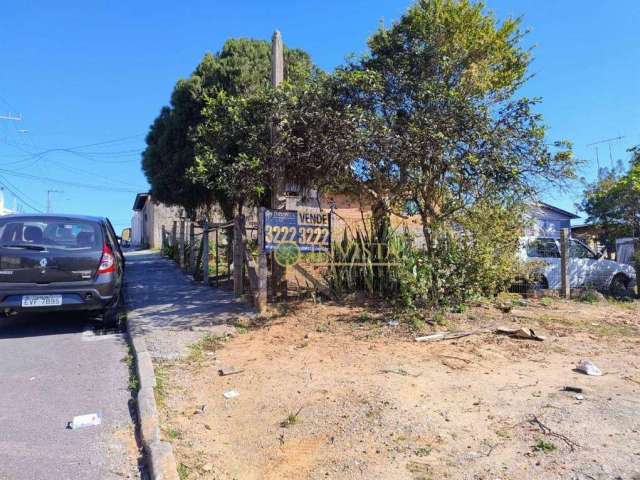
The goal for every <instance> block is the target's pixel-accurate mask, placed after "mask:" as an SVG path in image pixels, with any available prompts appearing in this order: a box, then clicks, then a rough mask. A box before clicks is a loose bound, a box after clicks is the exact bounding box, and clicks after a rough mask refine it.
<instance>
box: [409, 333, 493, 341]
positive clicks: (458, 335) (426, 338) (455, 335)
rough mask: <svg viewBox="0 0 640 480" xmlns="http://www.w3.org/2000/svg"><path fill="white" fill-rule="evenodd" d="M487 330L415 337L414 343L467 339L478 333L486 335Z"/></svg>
mask: <svg viewBox="0 0 640 480" xmlns="http://www.w3.org/2000/svg"><path fill="white" fill-rule="evenodd" d="M488 332H489V330H473V331H470V332H440V333H433V334H431V335H425V336H422V337H416V342H437V341H440V340H453V339H456V338H462V337H468V336H469V335H477V334H480V333H488Z"/></svg>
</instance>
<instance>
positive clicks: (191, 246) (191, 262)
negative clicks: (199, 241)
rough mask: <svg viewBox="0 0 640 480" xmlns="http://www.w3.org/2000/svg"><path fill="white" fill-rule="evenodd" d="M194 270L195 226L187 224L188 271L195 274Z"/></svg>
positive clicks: (192, 223)
mask: <svg viewBox="0 0 640 480" xmlns="http://www.w3.org/2000/svg"><path fill="white" fill-rule="evenodd" d="M195 270H196V226H195V223H194V222H193V220H192V221H190V222H189V271H190V272H192V273H195Z"/></svg>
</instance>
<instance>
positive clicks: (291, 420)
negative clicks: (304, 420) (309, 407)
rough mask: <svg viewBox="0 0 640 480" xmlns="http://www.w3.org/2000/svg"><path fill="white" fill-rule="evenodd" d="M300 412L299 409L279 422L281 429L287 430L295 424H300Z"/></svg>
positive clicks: (300, 409)
mask: <svg viewBox="0 0 640 480" xmlns="http://www.w3.org/2000/svg"><path fill="white" fill-rule="evenodd" d="M301 411H302V407H300V408H299V409H298V411H297V412H296V413H290V414H289V415H287V418H285V419H284V420H283V421H281V422H280V426H281V427H282V428H289V427H291V426H293V425H295V424H297V423H298V422H300V412H301Z"/></svg>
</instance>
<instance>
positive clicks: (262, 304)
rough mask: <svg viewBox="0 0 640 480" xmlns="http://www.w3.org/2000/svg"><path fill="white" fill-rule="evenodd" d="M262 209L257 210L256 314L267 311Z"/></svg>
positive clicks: (265, 255) (266, 273)
mask: <svg viewBox="0 0 640 480" xmlns="http://www.w3.org/2000/svg"><path fill="white" fill-rule="evenodd" d="M264 212H265V209H264V207H260V208H259V209H258V272H257V273H258V291H257V292H256V309H257V310H258V313H266V311H267V276H268V271H267V252H265V250H264Z"/></svg>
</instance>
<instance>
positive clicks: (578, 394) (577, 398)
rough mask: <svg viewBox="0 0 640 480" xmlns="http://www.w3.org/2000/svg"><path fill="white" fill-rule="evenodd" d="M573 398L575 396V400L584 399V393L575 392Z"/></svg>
mask: <svg viewBox="0 0 640 480" xmlns="http://www.w3.org/2000/svg"><path fill="white" fill-rule="evenodd" d="M573 398H575V399H576V400H584V395H582V394H581V393H577V394H576V395H575V397H573Z"/></svg>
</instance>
